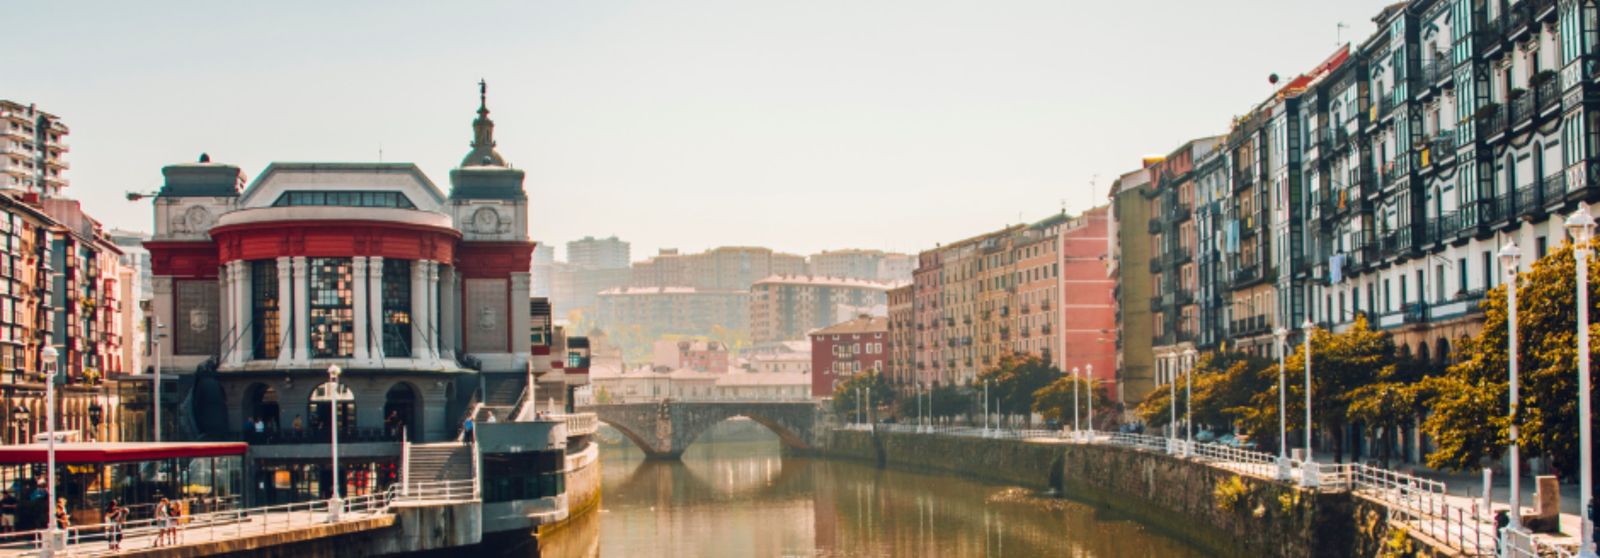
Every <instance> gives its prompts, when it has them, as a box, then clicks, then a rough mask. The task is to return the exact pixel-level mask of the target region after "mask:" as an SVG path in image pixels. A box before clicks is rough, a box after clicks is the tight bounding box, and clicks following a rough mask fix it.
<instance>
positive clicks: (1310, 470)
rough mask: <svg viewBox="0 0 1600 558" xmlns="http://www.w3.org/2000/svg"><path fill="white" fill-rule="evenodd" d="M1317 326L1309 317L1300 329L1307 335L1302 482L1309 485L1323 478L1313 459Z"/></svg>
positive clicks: (1313, 484) (1316, 483) (1314, 484)
mask: <svg viewBox="0 0 1600 558" xmlns="http://www.w3.org/2000/svg"><path fill="white" fill-rule="evenodd" d="M1315 327H1317V326H1316V324H1313V323H1311V320H1309V319H1308V320H1306V321H1305V323H1302V324H1300V330H1301V331H1304V332H1305V336H1306V464H1305V467H1303V469H1304V471H1305V472H1304V474H1303V477H1302V479H1301V484H1303V485H1305V486H1308V487H1310V486H1317V485H1318V484H1319V483H1320V481H1321V480H1322V479H1320V478H1317V468H1316V467H1314V466H1312V460H1311V334H1312V333H1313V331H1312V329H1313V328H1315Z"/></svg>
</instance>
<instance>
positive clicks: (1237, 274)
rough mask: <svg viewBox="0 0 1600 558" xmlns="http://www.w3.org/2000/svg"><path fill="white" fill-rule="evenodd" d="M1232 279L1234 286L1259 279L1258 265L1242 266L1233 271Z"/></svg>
mask: <svg viewBox="0 0 1600 558" xmlns="http://www.w3.org/2000/svg"><path fill="white" fill-rule="evenodd" d="M1232 278H1233V283H1234V284H1235V285H1237V284H1240V283H1249V282H1251V281H1255V280H1258V279H1261V266H1260V265H1259V264H1251V265H1247V266H1242V267H1240V268H1238V269H1235V270H1233V277H1232Z"/></svg>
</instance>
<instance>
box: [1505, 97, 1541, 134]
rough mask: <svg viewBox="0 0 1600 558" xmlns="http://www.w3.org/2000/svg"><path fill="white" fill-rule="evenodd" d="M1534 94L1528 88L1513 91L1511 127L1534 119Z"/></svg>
mask: <svg viewBox="0 0 1600 558" xmlns="http://www.w3.org/2000/svg"><path fill="white" fill-rule="evenodd" d="M1536 107H1537V104H1536V103H1535V102H1534V95H1533V93H1532V92H1531V91H1528V90H1527V89H1516V90H1512V91H1511V127H1513V128H1516V127H1518V126H1522V125H1524V124H1527V123H1529V122H1531V121H1533V114H1534V109H1535V108H1536Z"/></svg>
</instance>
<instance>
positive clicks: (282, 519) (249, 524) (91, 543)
mask: <svg viewBox="0 0 1600 558" xmlns="http://www.w3.org/2000/svg"><path fill="white" fill-rule="evenodd" d="M386 514H387V512H355V513H345V514H343V515H342V516H341V517H340V523H355V522H359V521H363V520H367V519H372V518H376V517H380V516H383V515H386ZM327 519H328V513H327V512H326V511H321V510H317V511H310V510H299V511H282V512H272V513H264V514H254V515H250V516H246V517H242V518H239V519H237V520H227V521H215V522H212V523H207V524H201V523H189V524H187V525H182V526H180V527H179V529H178V541H177V544H176V545H174V544H173V543H172V542H170V541H168V542H166V544H164V545H162V546H163V547H172V546H183V545H191V544H201V543H208V542H214V541H220V540H228V539H240V538H245V537H250V536H255V535H265V534H271V533H281V532H285V531H292V530H295V529H304V528H308V527H313V526H317V525H325V524H327ZM123 535H124V536H123V540H122V550H121V552H131V551H143V550H149V549H152V548H157V546H156V544H155V541H156V530H155V528H154V527H152V526H148V525H139V526H130V527H128V528H127V529H126V530H125V531H124V532H123ZM72 537H73V538H71V539H69V540H68V541H67V543H68V544H67V552H68V553H69V554H70V555H73V556H107V555H115V554H118V553H119V551H116V550H111V548H110V541H109V540H108V539H107V534H106V533H105V532H104V531H99V530H93V531H91V530H84V531H78V532H74V533H73V535H72ZM33 544H34V543H33V542H28V543H26V547H23V545H19V544H7V545H3V546H0V557H12V556H37V555H38V554H39V551H38V550H37V549H36V548H33Z"/></svg>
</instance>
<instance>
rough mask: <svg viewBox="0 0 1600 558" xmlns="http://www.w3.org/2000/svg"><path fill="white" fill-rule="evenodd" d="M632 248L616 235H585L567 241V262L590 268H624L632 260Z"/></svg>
mask: <svg viewBox="0 0 1600 558" xmlns="http://www.w3.org/2000/svg"><path fill="white" fill-rule="evenodd" d="M631 254H632V248H631V246H630V245H629V244H628V243H627V242H626V241H623V240H622V239H619V238H617V237H615V236H612V237H608V238H595V237H592V236H585V237H583V238H581V239H578V240H571V241H568V242H567V263H568V264H571V265H575V266H578V267H582V268H588V269H623V268H626V267H628V265H629V263H630V262H631V261H632V260H631Z"/></svg>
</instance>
